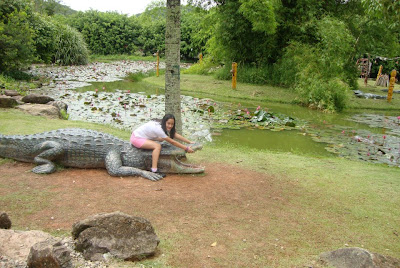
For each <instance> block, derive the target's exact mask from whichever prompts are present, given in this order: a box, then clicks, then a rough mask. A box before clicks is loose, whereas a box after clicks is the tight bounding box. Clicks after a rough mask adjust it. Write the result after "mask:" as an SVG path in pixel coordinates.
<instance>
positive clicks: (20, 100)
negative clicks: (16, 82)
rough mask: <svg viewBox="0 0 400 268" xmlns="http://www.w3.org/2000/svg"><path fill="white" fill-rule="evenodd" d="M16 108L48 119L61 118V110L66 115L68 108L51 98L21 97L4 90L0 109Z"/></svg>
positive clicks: (13, 91)
mask: <svg viewBox="0 0 400 268" xmlns="http://www.w3.org/2000/svg"><path fill="white" fill-rule="evenodd" d="M14 107H16V108H18V109H20V110H22V111H24V112H27V113H29V114H32V115H41V116H46V117H48V118H54V119H56V118H62V115H61V113H62V110H64V112H65V114H66V113H67V109H68V106H67V105H66V104H65V103H63V102H60V101H54V99H53V98H51V97H48V96H44V95H38V94H29V95H26V96H24V97H23V96H21V95H20V94H19V93H18V92H17V91H15V90H5V91H4V92H3V95H0V108H14Z"/></svg>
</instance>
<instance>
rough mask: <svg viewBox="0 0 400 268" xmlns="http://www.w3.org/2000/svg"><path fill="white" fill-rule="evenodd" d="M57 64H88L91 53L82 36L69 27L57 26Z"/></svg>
mask: <svg viewBox="0 0 400 268" xmlns="http://www.w3.org/2000/svg"><path fill="white" fill-rule="evenodd" d="M57 26H58V28H59V31H58V34H57V36H56V53H55V63H57V64H60V65H82V64H87V63H88V61H89V60H88V59H89V51H88V49H87V46H86V43H85V41H84V39H83V37H82V35H81V34H80V33H79V32H78V31H77V30H75V29H74V28H72V27H70V26H68V25H61V24H58V25H57Z"/></svg>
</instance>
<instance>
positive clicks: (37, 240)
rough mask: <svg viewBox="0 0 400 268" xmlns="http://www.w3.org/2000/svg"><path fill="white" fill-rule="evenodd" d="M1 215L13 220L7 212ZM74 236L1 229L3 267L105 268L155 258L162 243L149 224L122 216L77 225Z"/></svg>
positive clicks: (111, 215) (105, 216) (96, 217)
mask: <svg viewBox="0 0 400 268" xmlns="http://www.w3.org/2000/svg"><path fill="white" fill-rule="evenodd" d="M0 215H2V217H3V218H7V219H9V218H8V215H7V214H6V213H5V212H0ZM7 226H11V222H10V224H9V225H7ZM7 226H6V227H7ZM72 235H73V238H71V237H67V238H56V237H53V236H52V235H50V234H48V233H45V232H42V231H37V230H32V231H15V230H6V229H0V267H1V268H26V267H30V268H36V267H47V268H73V267H85V268H105V267H107V261H109V260H110V259H111V258H117V259H122V260H138V259H142V258H145V257H146V256H151V255H153V254H154V253H155V250H156V247H157V245H158V243H159V239H158V237H157V235H156V234H155V232H154V229H153V227H152V226H151V224H150V222H149V221H147V220H146V219H143V218H140V217H132V216H129V215H126V214H123V213H120V212H114V213H108V214H98V215H94V216H92V217H89V218H88V219H85V220H83V221H80V222H77V223H75V224H74V225H73V231H72Z"/></svg>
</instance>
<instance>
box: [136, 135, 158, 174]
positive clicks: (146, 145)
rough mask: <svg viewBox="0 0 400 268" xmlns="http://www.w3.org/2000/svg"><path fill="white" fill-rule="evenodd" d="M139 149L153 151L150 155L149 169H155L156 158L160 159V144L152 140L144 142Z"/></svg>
mask: <svg viewBox="0 0 400 268" xmlns="http://www.w3.org/2000/svg"><path fill="white" fill-rule="evenodd" d="M140 149H148V150H153V152H152V154H151V156H152V162H151V168H152V169H157V163H158V158H159V157H160V153H161V144H159V143H158V142H155V141H152V140H146V141H145V142H144V143H143V145H142V146H141V147H140Z"/></svg>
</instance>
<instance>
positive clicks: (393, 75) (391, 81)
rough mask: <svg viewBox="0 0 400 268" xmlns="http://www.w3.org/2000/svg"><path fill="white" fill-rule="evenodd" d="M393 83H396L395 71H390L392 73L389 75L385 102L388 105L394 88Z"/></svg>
mask: <svg viewBox="0 0 400 268" xmlns="http://www.w3.org/2000/svg"><path fill="white" fill-rule="evenodd" d="M395 82H396V70H392V72H391V73H390V82H389V90H388V96H387V101H388V102H389V103H390V102H391V101H392V96H393V88H394V83H395Z"/></svg>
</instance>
